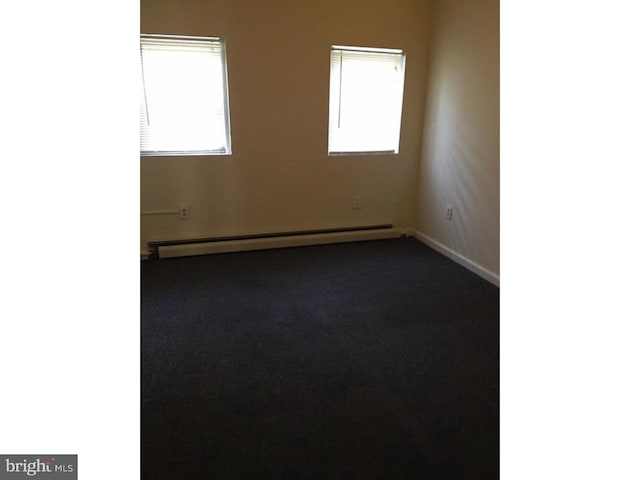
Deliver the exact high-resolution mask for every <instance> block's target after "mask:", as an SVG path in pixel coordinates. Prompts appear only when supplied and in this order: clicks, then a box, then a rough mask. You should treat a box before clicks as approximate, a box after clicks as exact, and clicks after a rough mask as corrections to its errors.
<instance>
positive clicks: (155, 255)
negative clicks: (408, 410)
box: [147, 224, 404, 260]
mask: <svg viewBox="0 0 640 480" xmlns="http://www.w3.org/2000/svg"><path fill="white" fill-rule="evenodd" d="M401 236H404V234H403V232H402V231H401V230H399V229H394V228H393V225H391V224H386V225H365V226H359V227H342V228H324V229H318V230H298V231H290V232H271V233H253V234H246V235H230V236H221V237H198V238H179V239H173V240H154V241H150V242H148V243H147V245H148V250H149V255H148V258H149V260H155V259H159V258H168V257H181V256H188V255H205V254H210V253H223V252H234V251H244V250H262V249H267V248H283V247H297V246H304V245H321V244H327V243H342V242H354V241H362V240H378V239H384V238H396V237H401Z"/></svg>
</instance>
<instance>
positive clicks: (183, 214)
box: [178, 203, 189, 220]
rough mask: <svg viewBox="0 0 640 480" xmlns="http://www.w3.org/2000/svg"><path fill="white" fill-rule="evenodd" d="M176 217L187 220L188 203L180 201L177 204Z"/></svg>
mask: <svg viewBox="0 0 640 480" xmlns="http://www.w3.org/2000/svg"><path fill="white" fill-rule="evenodd" d="M178 217H179V218H180V220H189V204H188V203H181V204H180V205H178Z"/></svg>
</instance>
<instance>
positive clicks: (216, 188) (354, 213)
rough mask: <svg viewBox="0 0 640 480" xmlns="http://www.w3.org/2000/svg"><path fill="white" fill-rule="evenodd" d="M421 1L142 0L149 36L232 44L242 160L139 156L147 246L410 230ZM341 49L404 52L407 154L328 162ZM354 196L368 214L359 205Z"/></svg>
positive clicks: (422, 60)
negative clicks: (271, 234)
mask: <svg viewBox="0 0 640 480" xmlns="http://www.w3.org/2000/svg"><path fill="white" fill-rule="evenodd" d="M427 4H428V2H425V1H423V0H399V1H395V2H392V1H389V0H368V1H366V2H364V1H361V0H328V1H326V0H325V1H300V0H271V1H266V0H262V1H260V0H255V1H250V0H207V1H204V0H142V1H141V4H140V8H141V11H140V13H141V32H142V33H165V34H183V35H205V36H220V37H223V38H224V39H225V40H226V44H227V60H228V76H229V97H230V107H231V134H232V148H233V155H231V156H206V157H141V183H142V184H141V210H142V211H143V212H144V211H153V210H163V209H175V208H177V205H178V203H182V202H184V203H189V204H190V205H191V218H190V220H188V221H180V220H178V218H177V216H175V215H172V216H144V217H142V218H141V237H142V238H141V240H142V242H143V244H144V243H145V242H146V240H148V239H150V238H164V237H180V236H196V235H225V234H236V233H251V232H265V231H278V230H292V229H304V228H323V227H333V226H351V225H362V224H369V223H393V224H394V225H396V226H398V227H411V226H413V220H414V213H415V211H414V209H415V198H416V197H415V195H416V188H417V178H416V172H417V170H418V159H419V157H420V137H421V132H422V128H423V116H424V94H425V89H424V86H425V82H426V78H427V77H426V74H427V68H426V67H427V65H426V58H427V49H428V28H427V25H428V24H429V22H428V20H429V7H428V5H427ZM332 44H342V45H358V46H374V47H392V48H402V49H404V50H405V52H406V55H407V63H406V78H405V95H404V108H403V116H402V134H401V139H400V154H399V155H378V156H375V155H374V156H338V157H329V156H328V155H327V125H328V102H329V97H328V95H329V91H328V90H329V49H330V46H331V45H332ZM355 195H359V196H361V198H362V205H363V208H362V209H361V210H354V209H352V199H353V197H354V196H355Z"/></svg>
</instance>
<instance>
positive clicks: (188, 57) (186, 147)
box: [140, 35, 231, 155]
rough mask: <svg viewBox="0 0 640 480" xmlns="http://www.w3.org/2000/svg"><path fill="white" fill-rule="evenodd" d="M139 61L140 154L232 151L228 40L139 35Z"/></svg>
mask: <svg viewBox="0 0 640 480" xmlns="http://www.w3.org/2000/svg"><path fill="white" fill-rule="evenodd" d="M140 62H141V74H142V75H141V90H142V91H141V95H140V96H141V101H140V154H141V155H216V154H218V155H219V154H230V153H231V134H230V129H229V104H228V95H227V69H226V56H225V46H224V41H223V40H222V39H220V38H206V37H182V36H167V35H141V36H140Z"/></svg>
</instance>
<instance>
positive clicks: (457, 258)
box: [407, 230, 500, 287]
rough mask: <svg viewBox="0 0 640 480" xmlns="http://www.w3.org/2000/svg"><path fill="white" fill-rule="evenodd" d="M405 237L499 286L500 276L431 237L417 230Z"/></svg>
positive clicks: (408, 232) (410, 231) (409, 231)
mask: <svg viewBox="0 0 640 480" xmlns="http://www.w3.org/2000/svg"><path fill="white" fill-rule="evenodd" d="M407 235H409V236H412V237H415V238H416V239H418V240H420V241H421V242H422V243H424V244H425V245H428V246H429V247H431V248H433V249H434V250H437V251H438V252H440V253H441V254H443V255H444V256H445V257H448V258H450V259H451V260H453V261H454V262H456V263H458V264H460V265H462V266H463V267H465V268H466V269H467V270H471V271H472V272H473V273H475V274H476V275H479V276H480V277H482V278H484V279H485V280H487V281H488V282H491V283H493V284H494V285H495V286H496V287H499V286H500V276H499V275H496V274H495V273H494V272H492V271H491V270H488V269H486V268H485V267H483V266H482V265H479V264H477V263H476V262H474V261H473V260H470V259H468V258H467V257H465V256H464V255H462V254H460V253H458V252H456V251H455V250H452V249H450V248H449V247H447V246H446V245H443V244H442V243H440V242H438V241H437V240H434V239H433V238H431V237H429V236H427V235H425V234H424V233H422V232H419V231H417V230H408V231H407Z"/></svg>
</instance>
